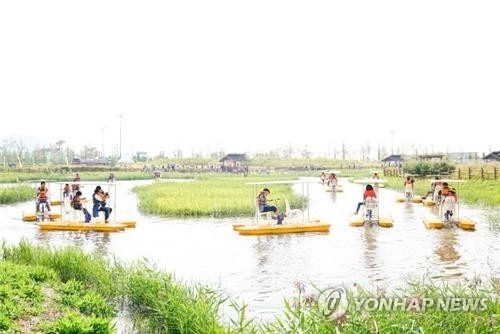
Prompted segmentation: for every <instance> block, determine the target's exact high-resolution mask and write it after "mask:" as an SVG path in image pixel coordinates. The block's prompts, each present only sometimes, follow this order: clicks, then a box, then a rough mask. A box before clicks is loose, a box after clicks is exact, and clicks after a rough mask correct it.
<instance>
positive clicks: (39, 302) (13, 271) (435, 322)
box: [0, 242, 500, 334]
mask: <svg viewBox="0 0 500 334" xmlns="http://www.w3.org/2000/svg"><path fill="white" fill-rule="evenodd" d="M308 289H309V288H307V289H306V287H305V285H302V284H297V295H296V297H294V298H291V299H289V300H287V301H286V302H285V307H284V310H283V311H282V313H281V314H279V315H277V316H276V318H275V319H274V320H272V321H270V322H264V323H261V322H256V321H254V320H253V319H252V318H250V317H248V316H247V312H246V310H247V308H246V306H241V305H237V304H234V303H232V302H231V301H230V300H228V299H227V298H226V297H225V296H224V295H222V294H221V293H219V292H218V291H216V290H213V289H211V288H209V287H206V286H202V285H196V286H188V285H186V284H184V283H181V282H178V281H176V280H175V279H174V278H173V276H172V275H170V274H168V273H164V272H160V271H158V270H156V269H154V268H152V267H151V266H150V265H146V264H144V263H136V264H134V265H130V266H123V265H121V264H119V263H113V262H110V261H108V260H105V259H103V258H102V257H100V256H98V255H92V254H84V253H83V252H82V251H81V250H79V249H76V248H64V249H59V250H54V249H48V248H45V247H39V246H33V245H31V244H29V243H26V242H21V243H20V244H19V245H17V246H11V247H9V246H5V245H3V246H2V247H0V301H1V303H0V331H2V332H7V333H9V332H16V331H24V332H39V333H73V334H79V333H112V332H114V331H116V328H115V327H114V324H113V320H112V319H113V315H114V314H116V313H117V312H118V310H119V309H122V308H126V309H127V310H128V311H129V313H130V316H131V318H132V320H133V322H134V324H135V326H136V327H137V328H138V329H139V332H141V333H262V334H268V333H325V334H326V333H336V332H337V333H340V332H341V333H498V330H499V329H500V328H499V319H498V314H499V311H500V304H499V301H498V293H499V282H498V280H497V281H495V280H491V281H487V282H481V281H480V280H479V279H476V280H473V281H469V282H467V284H462V285H454V286H448V285H435V284H433V283H432V282H414V283H411V284H409V285H408V286H406V287H404V288H403V289H401V290H395V291H391V292H390V291H382V290H378V291H377V292H368V291H365V290H363V289H362V288H360V287H359V286H355V287H351V288H349V289H347V298H348V300H349V303H348V308H347V313H346V315H345V316H343V317H342V318H339V319H338V320H336V321H330V320H328V318H326V317H325V316H324V315H323V313H322V312H323V310H322V309H321V308H319V307H318V305H319V304H318V293H317V291H316V290H315V289H314V288H313V289H312V290H311V291H308ZM383 296H385V297H390V296H399V297H408V298H411V300H412V301H416V303H417V304H418V303H420V304H419V305H421V301H422V299H423V298H432V299H437V298H445V297H449V296H453V297H466V298H472V297H474V298H484V299H485V303H484V306H485V307H484V308H482V309H481V310H461V311H459V312H458V311H455V312H450V311H443V310H439V309H438V308H437V307H427V308H425V310H415V309H411V308H406V307H405V308H403V309H401V310H396V311H384V310H372V311H370V310H365V309H362V310H358V309H357V308H356V305H357V304H356V302H355V299H359V298H380V297H383ZM224 304H226V305H227V304H231V305H232V307H233V308H234V310H235V311H236V312H235V313H234V314H233V316H231V317H230V316H227V315H226V317H224V313H223V312H224V309H223V308H222V305H224Z"/></svg>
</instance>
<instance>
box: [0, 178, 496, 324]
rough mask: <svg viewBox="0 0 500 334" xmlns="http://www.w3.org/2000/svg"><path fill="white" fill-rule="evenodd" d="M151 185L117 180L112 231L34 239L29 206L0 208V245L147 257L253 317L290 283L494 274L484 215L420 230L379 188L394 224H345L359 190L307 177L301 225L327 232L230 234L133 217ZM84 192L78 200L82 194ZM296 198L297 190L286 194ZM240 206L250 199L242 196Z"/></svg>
mask: <svg viewBox="0 0 500 334" xmlns="http://www.w3.org/2000/svg"><path fill="white" fill-rule="evenodd" d="M150 182H152V181H127V182H119V183H117V196H116V198H117V208H118V210H117V211H118V218H135V219H137V222H138V223H137V228H136V229H128V230H126V231H125V232H120V233H110V234H109V233H93V232H85V233H82V232H53V231H49V232H41V231H39V230H38V227H37V226H36V225H34V224H32V223H26V222H23V221H22V220H21V217H22V213H23V212H28V211H33V207H34V204H33V203H31V202H30V203H21V204H17V205H9V206H0V222H1V223H0V240H2V239H3V240H5V241H7V243H17V242H18V241H19V240H21V239H23V238H25V239H28V240H32V241H33V242H36V243H41V244H45V245H56V246H60V245H75V246H79V247H81V248H83V249H84V250H86V251H94V250H95V251H98V252H100V253H102V254H105V255H111V254H114V255H115V256H116V257H117V258H119V259H121V260H123V261H133V260H136V259H143V258H147V259H148V260H150V261H151V262H154V263H156V264H157V266H158V268H161V269H164V270H167V271H171V272H175V274H176V277H177V278H178V279H182V280H184V281H186V282H188V283H189V282H201V283H208V284H210V285H212V286H214V287H218V288H220V289H221V290H222V291H223V292H225V293H226V294H227V295H229V296H230V297H232V298H235V299H237V300H239V301H244V302H246V303H247V304H248V305H249V311H250V312H251V314H252V315H254V316H256V317H257V318H263V319H269V318H270V317H272V316H273V315H274V314H276V313H277V312H279V311H280V310H281V309H282V308H283V298H285V297H293V296H294V295H295V291H294V282H296V281H302V282H305V283H306V289H307V290H308V291H309V292H314V289H313V288H312V284H314V285H317V286H319V287H328V286H338V285H347V286H350V285H352V284H354V283H360V284H362V285H364V286H366V287H368V288H371V287H373V286H384V287H391V286H400V285H401V284H402V283H403V282H405V281H406V280H408V279H412V278H422V277H424V276H427V277H431V278H436V279H444V280H457V279H460V278H472V277H474V276H476V275H480V276H481V277H483V278H489V277H491V276H496V277H498V274H499V265H500V242H499V241H500V239H499V234H500V228H499V224H498V222H492V221H491V217H490V218H489V220H490V221H489V220H488V217H489V216H491V211H488V210H483V209H479V208H474V207H470V206H467V205H464V206H461V208H460V214H461V216H467V217H469V218H472V219H473V220H474V221H475V222H476V228H477V230H476V231H474V232H467V231H463V230H460V229H443V230H427V229H425V227H424V225H423V223H422V219H423V218H424V217H425V216H426V215H429V214H430V213H432V212H433V210H434V209H432V208H427V207H424V206H423V205H422V204H413V203H396V202H395V198H396V196H398V195H399V194H398V193H397V192H396V191H393V190H389V189H380V195H379V197H380V212H381V215H390V216H392V218H393V219H394V227H393V228H388V229H384V228H379V227H362V228H354V227H350V226H349V218H350V216H351V214H352V212H353V211H354V209H355V206H356V203H357V202H358V201H359V200H360V198H361V191H362V190H361V189H362V186H361V185H357V184H353V183H349V182H348V181H347V180H346V179H341V183H342V184H343V186H344V192H343V193H337V194H335V193H328V192H325V190H324V187H323V186H322V185H320V184H319V183H317V179H311V183H310V214H311V218H321V219H322V220H325V221H327V222H330V223H331V230H330V232H329V233H308V234H287V235H275V236H258V237H255V236H240V235H238V233H237V232H235V231H233V230H232V226H231V225H232V224H233V223H237V222H244V221H245V219H240V218H238V219H212V218H204V219H191V220H185V219H166V218H159V217H150V216H144V215H141V214H140V213H139V212H138V211H137V199H136V196H135V195H134V194H133V192H132V188H133V187H134V186H137V185H143V184H148V183H150ZM87 187H88V188H89V189H87V188H84V195H87V196H88V197H90V192H91V189H90V186H87ZM295 190H296V191H298V192H300V191H301V186H300V188H299V186H298V187H297V189H295ZM249 201H252V199H251V198H249Z"/></svg>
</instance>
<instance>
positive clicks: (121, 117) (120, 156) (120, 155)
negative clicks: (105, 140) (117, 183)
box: [117, 114, 123, 160]
mask: <svg viewBox="0 0 500 334" xmlns="http://www.w3.org/2000/svg"><path fill="white" fill-rule="evenodd" d="M117 116H118V117H119V118H120V151H119V152H120V153H119V154H118V155H119V157H118V160H120V159H121V158H122V120H123V114H118V115H117Z"/></svg>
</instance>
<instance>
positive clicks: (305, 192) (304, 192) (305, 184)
mask: <svg viewBox="0 0 500 334" xmlns="http://www.w3.org/2000/svg"><path fill="white" fill-rule="evenodd" d="M297 183H300V184H302V196H303V197H305V198H306V209H305V210H303V211H302V223H304V222H305V221H306V216H307V222H310V213H309V202H310V200H309V183H310V182H309V181H308V180H286V181H269V182H248V183H245V184H246V185H251V186H252V198H253V201H254V202H253V203H254V206H255V194H256V193H257V186H265V185H273V184H297ZM257 210H259V208H257ZM306 211H307V214H306ZM255 223H256V224H258V223H259V215H257V218H256V219H255Z"/></svg>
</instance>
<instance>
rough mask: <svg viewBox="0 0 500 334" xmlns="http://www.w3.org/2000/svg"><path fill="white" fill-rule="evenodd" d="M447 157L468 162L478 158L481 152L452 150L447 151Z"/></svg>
mask: <svg viewBox="0 0 500 334" xmlns="http://www.w3.org/2000/svg"><path fill="white" fill-rule="evenodd" d="M446 157H447V158H448V160H450V161H454V162H467V161H474V160H477V159H478V158H479V154H478V153H477V152H450V153H446Z"/></svg>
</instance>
